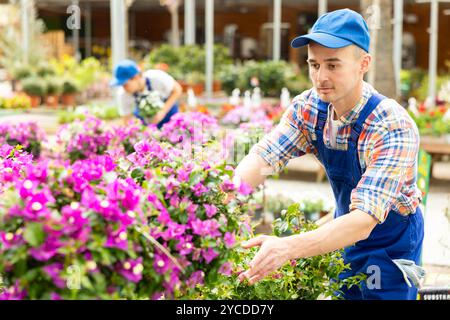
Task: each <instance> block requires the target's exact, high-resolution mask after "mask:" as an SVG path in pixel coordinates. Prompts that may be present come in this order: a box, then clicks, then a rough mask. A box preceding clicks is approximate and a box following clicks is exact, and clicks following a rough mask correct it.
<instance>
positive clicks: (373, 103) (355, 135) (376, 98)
mask: <svg viewBox="0 0 450 320" xmlns="http://www.w3.org/2000/svg"><path fill="white" fill-rule="evenodd" d="M384 99H386V97H385V96H383V95H382V94H379V93H374V94H372V96H371V97H370V98H369V100H368V101H367V103H366V105H365V106H364V107H363V109H362V110H361V112H360V114H359V116H358V119H357V120H356V122H355V123H354V124H353V126H352V132H351V136H350V141H349V143H351V144H352V145H354V146H356V144H357V143H358V139H359V135H360V134H361V131H362V128H363V125H364V122H365V121H366V119H367V117H368V116H369V115H370V114H371V113H372V112H373V110H375V108H376V107H377V106H378V105H379V104H380V102H381V101H383V100H384Z"/></svg>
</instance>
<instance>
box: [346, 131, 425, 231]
mask: <svg viewBox="0 0 450 320" xmlns="http://www.w3.org/2000/svg"><path fill="white" fill-rule="evenodd" d="M367 150H368V151H367V157H366V159H367V161H366V163H367V164H368V165H367V167H366V170H365V172H364V174H363V176H362V178H361V180H360V181H359V183H358V185H357V187H356V188H355V189H354V190H353V191H352V194H351V204H350V210H355V209H359V210H361V211H364V212H366V213H368V214H370V215H372V216H373V217H375V218H376V219H377V220H378V222H379V223H383V222H384V221H385V220H386V218H387V215H388V213H389V211H390V210H391V207H392V205H393V202H394V200H395V199H396V198H397V197H399V195H400V191H401V188H402V186H403V185H404V184H405V180H406V176H407V175H406V172H407V169H408V168H411V167H413V166H415V165H416V161H417V160H416V159H417V154H418V151H419V135H418V133H417V131H416V130H414V128H413V127H410V126H409V127H408V126H407V127H403V128H402V127H400V126H398V127H395V128H392V127H389V126H382V127H379V128H377V129H374V132H372V134H371V137H370V139H369V142H368V147H367Z"/></svg>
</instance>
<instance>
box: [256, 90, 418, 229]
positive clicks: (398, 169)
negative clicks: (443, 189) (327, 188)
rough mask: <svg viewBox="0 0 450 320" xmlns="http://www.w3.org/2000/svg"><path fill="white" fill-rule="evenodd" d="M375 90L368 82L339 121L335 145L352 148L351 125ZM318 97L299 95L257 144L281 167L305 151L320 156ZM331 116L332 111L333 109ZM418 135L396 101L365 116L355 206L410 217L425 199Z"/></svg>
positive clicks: (258, 150) (383, 214) (380, 214)
mask: <svg viewBox="0 0 450 320" xmlns="http://www.w3.org/2000/svg"><path fill="white" fill-rule="evenodd" d="M375 92H376V91H375V89H374V88H373V87H372V86H371V85H369V84H368V83H364V86H363V95H362V98H361V100H360V101H359V102H358V103H357V105H356V106H355V107H354V108H353V109H352V110H351V111H349V112H348V113H347V114H345V115H343V116H342V117H341V118H340V119H339V122H338V124H339V128H338V133H337V138H336V149H339V150H347V147H348V140H349V137H350V134H351V125H352V124H353V123H354V122H355V121H356V120H357V118H358V115H359V113H360V111H361V110H362V108H363V106H364V105H365V104H366V103H367V101H368V99H369V98H370V96H371V95H372V93H375ZM318 99H319V98H318V95H317V92H316V91H315V90H314V89H310V90H307V91H305V92H303V93H302V94H300V95H299V96H297V97H295V98H294V100H293V102H292V104H291V106H290V107H289V108H288V109H287V110H286V112H285V113H284V115H283V117H282V119H281V121H280V123H279V124H278V126H277V127H276V128H275V129H274V130H273V131H272V132H271V133H270V134H268V135H267V136H266V137H265V138H264V139H262V140H261V141H260V142H259V143H258V144H256V145H255V146H253V148H252V149H251V151H250V152H252V153H257V154H258V155H260V156H261V157H262V158H263V159H264V160H265V161H266V162H267V163H269V164H270V165H271V166H272V167H273V168H274V169H275V170H276V171H280V170H281V169H282V168H283V167H284V166H285V165H286V164H287V162H288V161H289V160H290V159H292V158H295V157H300V156H302V155H304V154H306V153H312V154H314V155H316V156H317V150H315V147H314V146H313V144H312V141H313V140H315V139H317V137H316V135H315V131H314V129H315V126H316V122H317V113H318V111H317V103H318ZM328 111H329V112H328V113H329V117H330V115H332V114H333V113H332V112H331V111H332V106H331V105H330V106H329V107H328ZM329 120H330V118H328V120H327V122H326V124H325V127H324V136H323V139H324V143H325V145H326V146H327V147H328V148H331V144H330V125H329V123H330V121H329ZM418 152H419V133H418V130H417V127H416V124H415V122H414V121H413V120H412V119H411V117H410V116H409V115H408V113H407V112H406V110H405V109H404V108H403V107H402V106H400V105H399V104H398V103H397V102H395V101H394V100H392V99H385V100H384V101H383V102H381V103H380V105H379V106H377V108H376V109H375V110H374V112H372V114H371V115H369V117H368V118H367V119H366V121H365V123H364V127H363V130H362V132H361V135H360V137H359V141H358V155H359V161H360V165H361V168H362V170H363V172H364V173H363V176H362V178H361V180H360V181H359V183H358V185H357V187H356V188H355V189H354V190H353V191H352V194H351V205H350V210H355V209H359V210H361V211H364V212H367V213H368V214H370V215H372V216H374V217H375V218H376V219H377V220H378V221H379V223H382V222H384V221H385V219H386V217H387V214H388V212H389V211H390V210H395V211H396V212H398V213H400V214H402V215H407V214H411V213H414V212H415V211H416V208H417V206H418V205H419V203H420V202H421V192H420V190H419V189H418V188H417V185H416V172H417V154H418Z"/></svg>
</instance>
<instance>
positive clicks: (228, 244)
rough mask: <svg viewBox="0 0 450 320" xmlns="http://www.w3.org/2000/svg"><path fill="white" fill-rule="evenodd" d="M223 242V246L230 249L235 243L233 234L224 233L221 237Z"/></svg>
mask: <svg viewBox="0 0 450 320" xmlns="http://www.w3.org/2000/svg"><path fill="white" fill-rule="evenodd" d="M223 240H224V242H225V246H226V247H227V248H231V247H233V246H234V244H235V243H236V238H235V236H234V234H233V233H230V232H227V233H225V236H224V237H223Z"/></svg>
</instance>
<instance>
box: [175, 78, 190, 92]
mask: <svg viewBox="0 0 450 320" xmlns="http://www.w3.org/2000/svg"><path fill="white" fill-rule="evenodd" d="M178 83H179V84H180V86H181V89H183V92H187V90H188V89H189V85H188V84H187V83H186V81H183V80H179V81H178Z"/></svg>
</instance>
